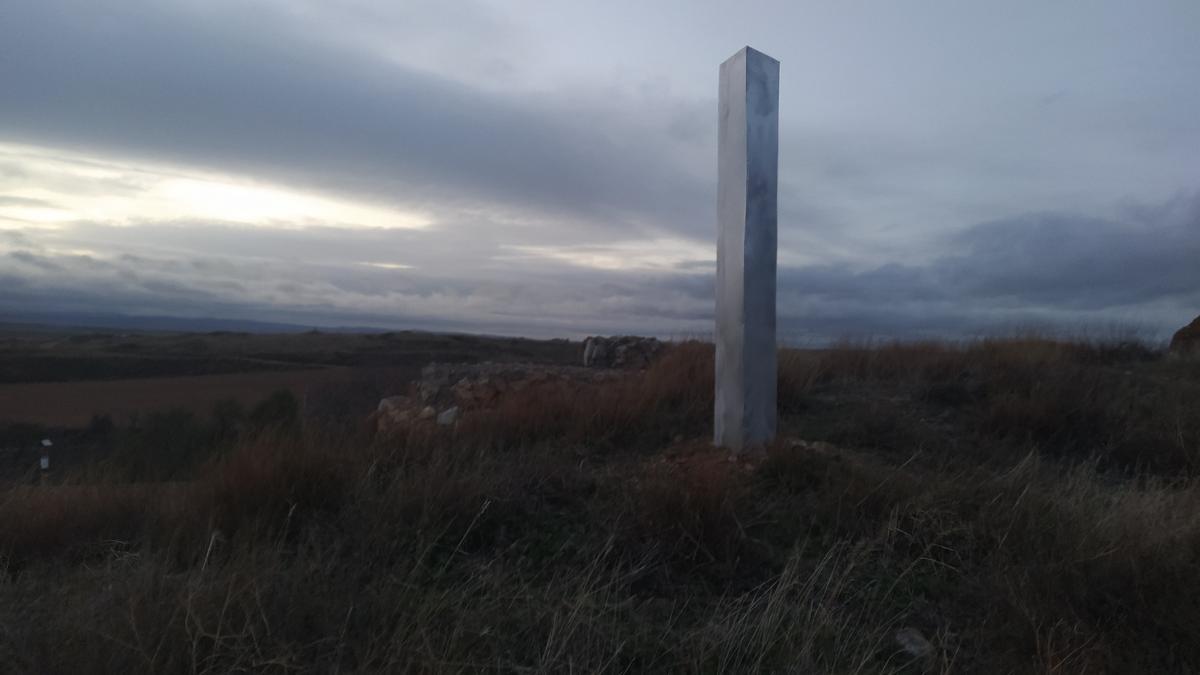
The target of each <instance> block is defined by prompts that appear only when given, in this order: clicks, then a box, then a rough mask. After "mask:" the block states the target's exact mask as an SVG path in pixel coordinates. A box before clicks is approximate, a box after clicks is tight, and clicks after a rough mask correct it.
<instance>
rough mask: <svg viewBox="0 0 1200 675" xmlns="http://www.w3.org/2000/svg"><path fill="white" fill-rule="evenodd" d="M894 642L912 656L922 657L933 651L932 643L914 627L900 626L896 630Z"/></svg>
mask: <svg viewBox="0 0 1200 675" xmlns="http://www.w3.org/2000/svg"><path fill="white" fill-rule="evenodd" d="M896 643H897V644H899V645H900V648H901V649H903V650H904V653H906V654H908V655H909V656H912V657H914V658H922V657H925V656H929V655H930V654H932V653H933V645H931V644H929V640H926V639H925V636H924V635H921V631H919V630H917V629H916V628H901V629H900V630H898V631H896Z"/></svg>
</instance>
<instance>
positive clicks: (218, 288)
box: [0, 0, 1200, 341]
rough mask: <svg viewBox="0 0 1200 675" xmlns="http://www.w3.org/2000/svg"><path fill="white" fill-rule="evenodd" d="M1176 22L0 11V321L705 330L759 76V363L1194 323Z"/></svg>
mask: <svg viewBox="0 0 1200 675" xmlns="http://www.w3.org/2000/svg"><path fill="white" fill-rule="evenodd" d="M1197 36H1200V2H1196V1H1195V0H1178V1H1176V2H1168V1H1162V2H1125V1H1124V0H1122V1H1119V2H1118V1H1100V0H1094V1H1093V0H1089V1H1087V2H1084V1H1079V2H1067V1H1054V2H1047V1H1046V0H1036V1H1030V2H1024V1H1015V0H1009V1H1006V2H962V1H958V0H954V1H951V0H945V1H941V2H932V1H919V0H915V1H913V2H904V3H898V2H883V1H880V2H854V3H848V2H847V3H834V2H775V3H768V2H733V1H731V0H725V1H723V2H702V1H699V0H680V1H678V2H645V1H644V0H642V1H638V2H625V1H618V0H608V1H606V2H595V3H586V4H585V3H582V2H551V1H549V0H539V1H532V0H531V1H527V2H498V1H496V2H492V1H486V0H473V1H462V2H446V1H444V0H443V1H430V2H368V1H366V0H350V1H343V2H317V1H315V0H265V1H260V2H250V1H248V0H229V1H223V0H194V1H183V2H174V1H170V0H154V1H147V2H137V1H133V0H126V1H121V2H116V1H107V0H63V1H60V0H29V1H27V2H22V1H19V0H6V1H0V318H2V317H3V316H4V315H5V314H14V313H19V312H28V311H38V312H46V311H55V312H59V311H61V312H90V313H97V312H112V313H120V314H137V315H170V316H182V317H222V318H235V319H257V320H268V321H286V322H292V323H301V324H306V325H322V326H333V325H360V326H361V325H372V326H381V327H390V328H431V329H453V330H466V331H479V332H494V333H510V334H525V335H535V336H546V335H556V336H580V335H586V334H592V333H619V332H636V333H646V334H658V335H664V336H706V335H708V334H709V333H710V332H711V318H712V309H713V274H714V269H715V262H714V261H715V227H716V225H715V206H716V204H715V201H716V196H715V195H716V185H715V181H716V173H715V168H716V91H717V67H718V65H719V64H720V62H721V61H723V60H724V59H725V58H727V57H728V56H730V55H731V54H732V53H733V52H735V51H736V50H738V49H739V48H741V47H742V46H744V45H747V44H749V45H751V46H754V47H755V48H757V49H760V50H762V51H764V52H766V53H768V54H770V55H771V56H773V57H775V58H777V59H779V60H780V61H781V85H780V125H781V133H780V137H781V149H780V174H781V175H780V195H779V209H780V218H779V241H780V251H779V259H780V266H779V284H780V286H779V315H780V319H779V320H780V334H781V337H782V338H784V339H786V340H791V341H807V340H821V339H829V338H837V337H851V338H866V337H914V336H924V335H943V336H957V335H976V334H979V333H981V332H988V331H1007V330H1013V329H1020V328H1024V327H1032V326H1064V327H1072V326H1084V327H1087V328H1090V329H1096V328H1104V327H1110V326H1113V325H1129V326H1137V327H1140V328H1141V329H1142V330H1143V331H1146V334H1148V335H1150V336H1151V337H1161V336H1163V335H1166V334H1169V331H1170V330H1173V329H1174V328H1176V327H1178V326H1181V325H1183V324H1184V323H1187V322H1188V321H1190V320H1191V319H1192V318H1193V317H1195V316H1196V314H1198V313H1200V86H1197V85H1198V82H1200V80H1198V77H1200V75H1198V74H1200V39H1198V38H1197Z"/></svg>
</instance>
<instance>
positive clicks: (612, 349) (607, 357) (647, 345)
mask: <svg viewBox="0 0 1200 675" xmlns="http://www.w3.org/2000/svg"><path fill="white" fill-rule="evenodd" d="M662 348H663V343H662V342H659V341H658V339H657V338H646V337H636V336H633V335H622V336H618V337H600V336H593V337H589V338H588V339H586V340H584V341H583V365H584V367H585V368H645V367H646V366H648V365H650V361H651V360H653V359H654V357H655V356H656V355H658V353H659V352H660V351H661V350H662Z"/></svg>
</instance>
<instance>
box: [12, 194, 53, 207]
mask: <svg viewBox="0 0 1200 675" xmlns="http://www.w3.org/2000/svg"><path fill="white" fill-rule="evenodd" d="M0 206H33V207H49V208H54V206H55V205H54V204H53V203H51V202H48V201H46V200H45V199H34V198H32V197H18V196H16V195H0Z"/></svg>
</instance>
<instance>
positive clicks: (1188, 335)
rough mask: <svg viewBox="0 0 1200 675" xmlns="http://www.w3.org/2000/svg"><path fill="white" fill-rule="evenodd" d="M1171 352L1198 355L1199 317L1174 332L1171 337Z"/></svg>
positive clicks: (1199, 343) (1199, 351)
mask: <svg viewBox="0 0 1200 675" xmlns="http://www.w3.org/2000/svg"><path fill="white" fill-rule="evenodd" d="M1171 352H1172V353H1175V354H1189V355H1200V316H1198V317H1196V319H1195V320H1194V321H1192V322H1191V323H1189V324H1188V325H1186V326H1184V327H1183V328H1180V329H1179V330H1178V331H1176V332H1175V335H1173V336H1172V337H1171Z"/></svg>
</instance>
